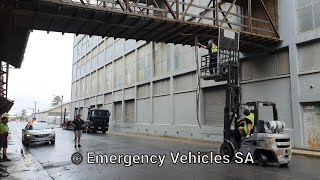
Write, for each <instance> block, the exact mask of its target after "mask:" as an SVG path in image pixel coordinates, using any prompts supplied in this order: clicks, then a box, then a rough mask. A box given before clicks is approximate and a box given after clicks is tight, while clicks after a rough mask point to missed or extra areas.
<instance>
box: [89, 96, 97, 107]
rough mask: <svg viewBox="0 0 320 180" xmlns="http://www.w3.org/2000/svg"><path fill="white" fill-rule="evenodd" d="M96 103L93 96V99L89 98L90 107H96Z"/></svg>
mask: <svg viewBox="0 0 320 180" xmlns="http://www.w3.org/2000/svg"><path fill="white" fill-rule="evenodd" d="M96 103H97V99H96V97H95V96H94V97H91V98H90V105H91V106H93V105H96Z"/></svg>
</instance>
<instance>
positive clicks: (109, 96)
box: [104, 93, 112, 104]
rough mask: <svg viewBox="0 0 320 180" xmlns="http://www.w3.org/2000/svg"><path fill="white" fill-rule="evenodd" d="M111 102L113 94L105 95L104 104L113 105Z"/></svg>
mask: <svg viewBox="0 0 320 180" xmlns="http://www.w3.org/2000/svg"><path fill="white" fill-rule="evenodd" d="M111 102H112V94H111V93H108V94H105V95H104V103H105V104H107V103H111Z"/></svg>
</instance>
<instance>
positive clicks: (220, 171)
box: [2, 122, 320, 180]
mask: <svg viewBox="0 0 320 180" xmlns="http://www.w3.org/2000/svg"><path fill="white" fill-rule="evenodd" d="M9 125H10V128H11V135H10V140H9V149H8V152H9V154H8V156H9V158H12V160H13V161H12V162H5V163H2V164H3V165H4V166H5V167H7V168H8V172H9V173H10V176H9V177H8V178H3V179H41V180H45V179H71V180H72V179H111V180H113V179H114V180H125V179H130V180H135V179H137V180H149V179H150V180H151V179H152V180H154V179H178V180H179V179H181V180H189V179H190V180H202V179H222V180H226V179H235V180H241V179H245V180H247V179H259V180H263V179H273V180H280V179H281V180H284V179H310V180H312V179H314V180H320V171H319V168H320V159H318V158H312V157H305V156H298V155H294V156H293V157H292V160H291V162H290V164H289V167H287V168H281V167H278V166H275V165H269V166H267V167H259V166H257V165H252V164H236V163H235V162H230V163H229V164H224V163H221V164H217V163H212V164H211V163H210V162H209V164H204V163H201V164H193V163H191V164H189V163H186V164H182V163H181V162H180V163H179V162H178V163H177V164H175V163H173V160H174V158H175V155H176V154H177V153H178V152H179V153H180V154H188V152H192V153H197V152H198V151H200V152H206V153H207V152H210V151H212V153H213V155H215V153H216V152H217V148H216V147H215V144H214V143H208V144H207V143H201V142H195V143H192V142H191V141H188V140H186V141H184V140H182V141H180V140H179V139H174V138H169V140H168V139H165V138H154V137H147V136H140V135H138V136H136V135H128V136H127V135H123V134H121V133H120V134H119V133H111V132H107V133H106V134H101V133H96V134H85V133H84V134H83V135H82V147H81V148H74V142H73V138H74V137H73V136H74V135H73V132H72V131H68V130H63V129H60V128H55V132H56V144H55V145H51V144H49V145H47V144H36V145H30V146H28V147H24V146H23V145H22V144H21V129H22V128H23V127H24V126H25V124H24V123H19V122H11V123H10V124H9ZM21 149H22V151H21ZM21 152H22V153H21ZM75 152H79V153H81V154H82V155H83V156H84V157H83V161H82V163H81V164H80V165H75V164H73V163H72V161H71V156H72V154H73V153H75ZM88 152H92V153H93V152H94V153H96V154H107V155H109V157H110V158H111V157H112V158H116V157H115V156H111V155H123V156H124V155H136V156H135V157H134V158H135V159H131V160H132V161H137V163H139V162H140V163H141V161H139V162H138V160H139V159H138V157H145V159H144V164H133V165H131V166H130V167H126V166H125V164H124V162H123V161H122V162H121V163H120V164H118V163H115V164H110V163H108V164H105V163H104V164H87V161H88V157H87V153H88ZM170 152H172V153H173V154H172V155H174V156H173V157H171V156H170ZM143 154H148V155H149V156H148V157H149V158H150V157H151V155H159V156H160V157H163V156H162V155H166V157H165V159H164V162H163V164H162V166H161V167H159V166H160V165H161V162H155V164H146V160H147V159H146V156H143ZM153 157H154V156H153ZM181 157H183V156H181ZM202 157H203V156H202ZM112 158H111V161H117V160H118V159H116V160H115V159H112ZM126 158H127V159H126V160H125V162H127V163H129V160H130V159H128V156H126ZM183 158H184V157H183ZM183 158H182V160H184V159H183ZM172 159H173V160H172ZM90 160H92V159H90ZM109 160H110V159H109ZM122 160H123V159H122ZM140 160H141V159H140ZM149 160H150V159H149ZM153 160H156V158H155V157H154V159H153ZM221 161H223V159H222V160H221Z"/></svg>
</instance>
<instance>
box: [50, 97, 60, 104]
mask: <svg viewBox="0 0 320 180" xmlns="http://www.w3.org/2000/svg"><path fill="white" fill-rule="evenodd" d="M61 101H62V100H61V97H60V96H55V97H54V98H53V100H52V102H51V106H58V105H59V104H60V103H61Z"/></svg>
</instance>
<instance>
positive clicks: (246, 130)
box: [244, 113, 254, 135]
mask: <svg viewBox="0 0 320 180" xmlns="http://www.w3.org/2000/svg"><path fill="white" fill-rule="evenodd" d="M246 118H247V119H249V120H250V121H251V122H252V127H253V126H254V114H253V113H250V114H249V115H248V116H247V117H246ZM244 132H245V133H246V134H247V135H249V134H250V132H248V128H247V122H246V121H244Z"/></svg>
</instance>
